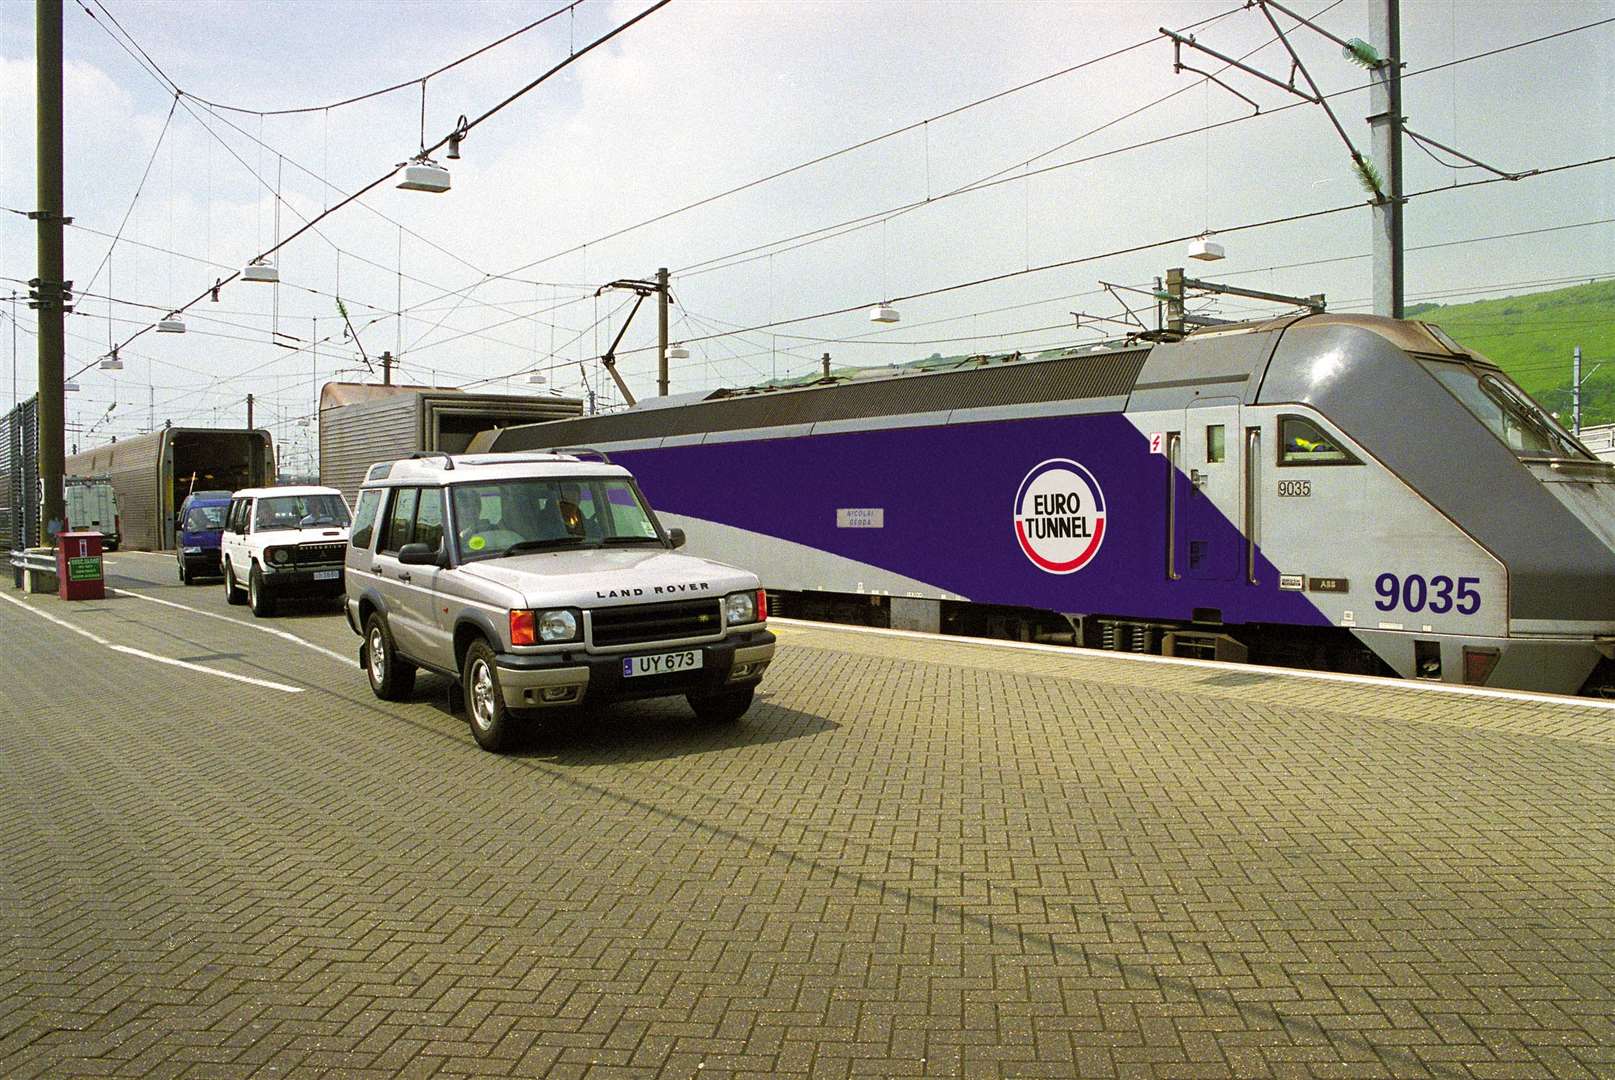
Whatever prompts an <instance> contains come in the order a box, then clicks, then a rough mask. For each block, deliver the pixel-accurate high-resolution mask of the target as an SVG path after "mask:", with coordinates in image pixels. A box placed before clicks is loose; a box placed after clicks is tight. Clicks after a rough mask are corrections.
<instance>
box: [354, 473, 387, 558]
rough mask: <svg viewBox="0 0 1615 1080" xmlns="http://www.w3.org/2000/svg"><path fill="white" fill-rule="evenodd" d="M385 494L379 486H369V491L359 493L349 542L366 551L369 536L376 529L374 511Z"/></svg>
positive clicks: (378, 508) (379, 506)
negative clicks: (351, 536) (357, 506)
mask: <svg viewBox="0 0 1615 1080" xmlns="http://www.w3.org/2000/svg"><path fill="white" fill-rule="evenodd" d="M384 494H386V493H385V492H384V491H383V490H382V489H381V488H371V489H370V490H369V491H362V492H360V493H359V508H358V509H357V510H355V511H354V513H353V538H352V540H351V543H352V544H353V546H354V547H356V548H362V549H364V550H366V551H368V550H369V549H370V538H371V537H372V536H374V535H375V531H376V511H378V510H380V509H381V497H382V495H384Z"/></svg>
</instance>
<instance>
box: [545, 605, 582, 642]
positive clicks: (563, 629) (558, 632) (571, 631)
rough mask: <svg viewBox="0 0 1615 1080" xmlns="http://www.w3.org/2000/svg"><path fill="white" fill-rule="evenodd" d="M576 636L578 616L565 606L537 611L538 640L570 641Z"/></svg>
mask: <svg viewBox="0 0 1615 1080" xmlns="http://www.w3.org/2000/svg"><path fill="white" fill-rule="evenodd" d="M577 636H578V617H577V615H575V614H573V613H572V612H570V611H568V610H566V609H565V608H558V609H556V610H554V611H541V612H539V613H538V638H539V640H540V641H545V642H551V643H554V642H557V641H571V640H573V639H574V638H576V637H577Z"/></svg>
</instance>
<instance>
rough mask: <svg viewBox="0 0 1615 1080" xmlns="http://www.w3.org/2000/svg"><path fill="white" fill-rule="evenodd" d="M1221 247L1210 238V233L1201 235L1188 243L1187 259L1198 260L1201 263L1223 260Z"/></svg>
mask: <svg viewBox="0 0 1615 1080" xmlns="http://www.w3.org/2000/svg"><path fill="white" fill-rule="evenodd" d="M1224 257H1226V256H1225V253H1224V251H1223V247H1222V245H1221V244H1219V243H1218V242H1217V241H1215V240H1213V239H1212V238H1211V234H1210V233H1202V234H1201V235H1199V236H1197V237H1195V238H1194V239H1193V240H1190V241H1189V258H1191V259H1199V260H1200V261H1201V262H1216V261H1217V260H1218V259H1221V258H1224Z"/></svg>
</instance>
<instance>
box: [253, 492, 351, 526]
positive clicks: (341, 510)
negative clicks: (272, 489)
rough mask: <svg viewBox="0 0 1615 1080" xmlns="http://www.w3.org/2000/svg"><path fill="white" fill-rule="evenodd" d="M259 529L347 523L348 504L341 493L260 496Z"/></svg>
mask: <svg viewBox="0 0 1615 1080" xmlns="http://www.w3.org/2000/svg"><path fill="white" fill-rule="evenodd" d="M252 523H253V528H255V529H312V528H314V527H316V526H320V525H346V524H347V523H348V504H347V503H345V502H343V501H342V496H340V495H274V496H267V497H265V498H262V499H259V500H258V509H257V511H256V512H255V513H254V514H253V518H252Z"/></svg>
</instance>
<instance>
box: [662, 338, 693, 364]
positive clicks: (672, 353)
mask: <svg viewBox="0 0 1615 1080" xmlns="http://www.w3.org/2000/svg"><path fill="white" fill-rule="evenodd" d="M667 358H668V359H669V360H688V359H689V358H690V350H689V349H688V348H687V347H686V346H684V345H681V344H680V343H678V342H676V341H675V342H674V343H673V344H671V345H669V346H668V347H667Z"/></svg>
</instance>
